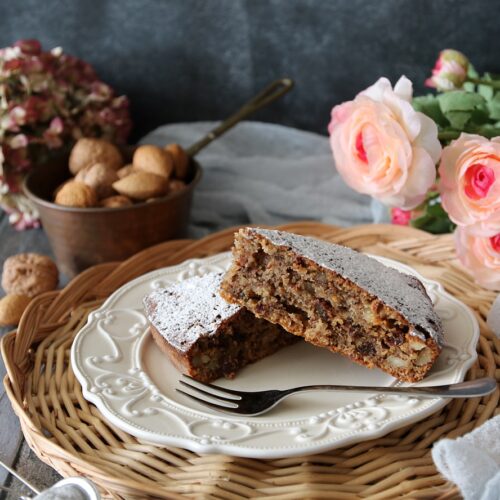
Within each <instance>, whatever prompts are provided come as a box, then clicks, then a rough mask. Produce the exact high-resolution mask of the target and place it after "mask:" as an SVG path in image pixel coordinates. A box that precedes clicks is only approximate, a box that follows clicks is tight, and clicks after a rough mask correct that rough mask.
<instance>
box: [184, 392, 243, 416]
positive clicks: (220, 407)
mask: <svg viewBox="0 0 500 500" xmlns="http://www.w3.org/2000/svg"><path fill="white" fill-rule="evenodd" d="M175 390H176V391H177V392H179V393H181V394H183V395H184V396H186V397H188V398H190V399H192V400H194V401H196V402H197V403H199V404H201V405H203V406H208V407H209V408H213V409H214V410H218V411H229V412H231V411H233V412H237V411H238V405H237V404H235V405H234V406H223V405H217V404H215V403H210V402H208V401H205V400H204V399H200V398H197V397H196V396H193V395H192V394H188V393H187V392H184V391H183V390H181V389H175ZM222 402H224V401H222Z"/></svg>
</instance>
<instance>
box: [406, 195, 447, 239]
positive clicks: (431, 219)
mask: <svg viewBox="0 0 500 500" xmlns="http://www.w3.org/2000/svg"><path fill="white" fill-rule="evenodd" d="M410 224H411V225H412V226H413V227H416V228H418V229H423V230H424V231H428V232H429V233H433V234H444V233H451V232H453V230H454V229H455V224H453V222H451V220H450V218H449V217H448V214H447V213H446V211H445V210H444V208H443V207H442V206H441V203H439V202H438V203H436V202H435V201H434V200H433V201H432V202H431V203H428V204H427V205H426V207H425V213H424V214H423V215H421V216H420V217H418V218H417V219H414V220H412V221H411V222H410Z"/></svg>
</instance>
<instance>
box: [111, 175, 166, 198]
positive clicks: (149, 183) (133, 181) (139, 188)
mask: <svg viewBox="0 0 500 500" xmlns="http://www.w3.org/2000/svg"><path fill="white" fill-rule="evenodd" d="M113 188H114V189H115V191H118V193H120V194H122V195H124V196H128V197H129V198H133V199H135V200H147V199H148V198H155V197H157V196H163V195H164V194H166V192H167V189H168V182H167V179H166V178H165V177H161V176H159V175H155V174H152V173H149V172H134V173H133V174H130V175H127V177H124V178H123V179H120V180H119V181H116V182H115V183H113Z"/></svg>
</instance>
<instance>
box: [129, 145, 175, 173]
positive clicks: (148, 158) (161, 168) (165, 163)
mask: <svg viewBox="0 0 500 500" xmlns="http://www.w3.org/2000/svg"><path fill="white" fill-rule="evenodd" d="M132 163H133V164H134V167H135V168H136V169H137V170H141V171H143V172H149V173H151V174H156V175H160V176H161V177H165V178H166V179H168V178H169V177H170V176H171V175H172V172H173V170H174V162H173V160H172V157H171V156H170V154H169V153H167V152H166V151H165V150H164V149H161V148H159V147H158V146H153V145H151V144H147V145H145V146H139V147H138V148H137V149H136V150H135V153H134V158H133V161H132Z"/></svg>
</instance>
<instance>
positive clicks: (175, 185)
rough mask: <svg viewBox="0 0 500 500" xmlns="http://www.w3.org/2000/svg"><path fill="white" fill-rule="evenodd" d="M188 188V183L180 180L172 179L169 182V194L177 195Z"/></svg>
mask: <svg viewBox="0 0 500 500" xmlns="http://www.w3.org/2000/svg"><path fill="white" fill-rule="evenodd" d="M185 188H186V183H185V182H183V181H181V180H179V179H172V180H171V181H169V182H168V192H169V193H177V191H182V190H183V189H185Z"/></svg>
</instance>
